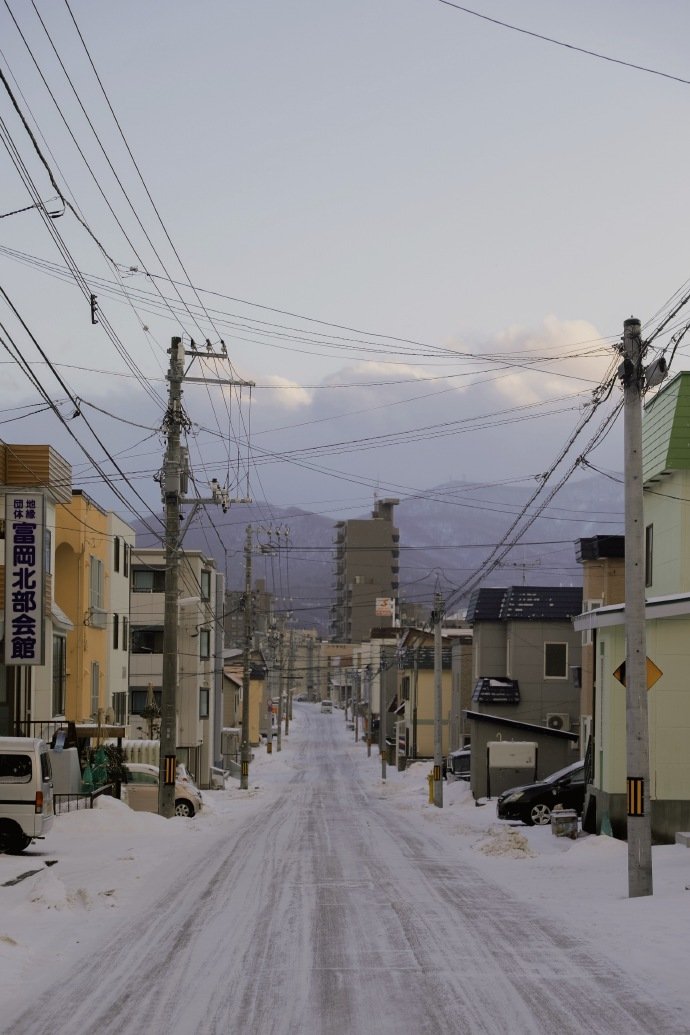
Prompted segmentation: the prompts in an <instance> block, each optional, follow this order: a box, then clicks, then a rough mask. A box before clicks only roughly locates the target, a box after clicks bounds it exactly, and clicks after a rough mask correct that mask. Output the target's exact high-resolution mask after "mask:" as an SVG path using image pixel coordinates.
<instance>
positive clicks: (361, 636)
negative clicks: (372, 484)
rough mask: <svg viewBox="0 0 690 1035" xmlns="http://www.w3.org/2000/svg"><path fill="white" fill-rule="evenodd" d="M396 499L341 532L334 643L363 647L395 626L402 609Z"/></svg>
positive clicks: (336, 555)
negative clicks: (380, 629) (378, 629)
mask: <svg viewBox="0 0 690 1035" xmlns="http://www.w3.org/2000/svg"><path fill="white" fill-rule="evenodd" d="M399 502H400V501H399V500H396V499H382V500H376V502H375V503H374V510H373V512H372V516H371V518H361V519H353V520H348V521H339V522H338V523H337V524H336V526H335V551H334V560H335V569H334V591H335V600H334V602H333V604H332V606H331V628H330V633H331V640H333V641H335V642H337V643H360V642H362V641H364V640H368V639H369V637H370V635H371V630H372V628H374V627H375V626H378V627H381V626H393V625H395V620H396V617H397V608H398V573H399V570H400V566H399V554H400V550H399V541H400V534H399V532H398V529H397V528H396V527H395V525H394V524H393V510H394V508H395V507H396V506H397V504H398V503H399Z"/></svg>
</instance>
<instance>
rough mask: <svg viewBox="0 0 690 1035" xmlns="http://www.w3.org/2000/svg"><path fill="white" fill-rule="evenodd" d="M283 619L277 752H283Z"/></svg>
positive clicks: (279, 672)
mask: <svg viewBox="0 0 690 1035" xmlns="http://www.w3.org/2000/svg"><path fill="white" fill-rule="evenodd" d="M282 621H283V618H282V616H281V618H280V623H281V625H280V632H279V633H278V727H277V734H278V736H277V738H276V751H282V750H283V626H282Z"/></svg>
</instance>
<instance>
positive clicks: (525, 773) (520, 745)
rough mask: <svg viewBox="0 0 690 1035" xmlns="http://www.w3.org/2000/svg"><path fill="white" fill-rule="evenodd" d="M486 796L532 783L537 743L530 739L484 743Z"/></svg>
mask: <svg viewBox="0 0 690 1035" xmlns="http://www.w3.org/2000/svg"><path fill="white" fill-rule="evenodd" d="M486 750H487V757H488V778H489V784H488V796H489V797H490V798H492V797H494V796H495V795H497V794H502V793H503V791H507V790H508V789H509V788H510V787H520V786H522V785H523V784H527V783H534V781H535V780H536V778H537V744H536V743H535V741H532V740H492V741H489V743H488V744H487V745H486Z"/></svg>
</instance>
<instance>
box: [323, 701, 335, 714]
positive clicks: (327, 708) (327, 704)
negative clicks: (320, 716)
mask: <svg viewBox="0 0 690 1035" xmlns="http://www.w3.org/2000/svg"><path fill="white" fill-rule="evenodd" d="M321 711H322V712H328V714H329V715H330V714H331V712H332V711H333V702H332V701H329V700H328V698H327V699H326V700H325V701H322V702H321Z"/></svg>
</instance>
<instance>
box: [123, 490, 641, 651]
mask: <svg viewBox="0 0 690 1035" xmlns="http://www.w3.org/2000/svg"><path fill="white" fill-rule="evenodd" d="M535 487H536V485H535V483H527V484H525V483H520V484H507V485H500V486H487V487H481V488H477V487H476V485H470V484H466V483H463V482H450V483H448V484H446V485H440V486H437V487H436V488H435V489H431V490H429V491H428V492H427V493H425V494H424V496H421V495H420V496H417V497H413V498H407V499H404V500H403V501H402V502H401V503H400V505H399V506H398V507H397V508H396V511H395V514H396V524H397V526H398V528H399V530H400V597H401V600H406V601H409V602H419V603H423V604H429V602H430V601H431V599H432V596H433V593H434V590H435V588H436V586H437V585H438V588H439V590H440V591H441V593H442V594H444V596H446V597H450V595H451V594H452V593H453V591H454V590H455V588H456V587H458V586H460V585H462V584H463V583H465V582H466V581H468V580H471V578H472V576H473V574H474V573H475V572H476V571H477V570H478V568H479V567H480V565H481V564H482V562H483V561H484V560H485V558H487V557H488V556H489V554H490V553H491V551H492V549H493V547H495V546H496V545H497V544H498V543H500V542H502V541H503V540H504V538H505V537H506V533H507V531H508V529H509V528H510V526H511V525H512V524H513V522H514V521H515V518H516V516H517V514H518V513H519V512H520V510H521V509H522V508H523V507H524V506H525V504H526V502H527V501H528V499H529V498H530V496H531V495H532V493H533V492H534V489H535ZM372 505H373V500H372ZM268 511H269V508H268V507H267V506H266V505H265V504H262V505H261V506H259V505H256V504H244V505H237V506H233V507H231V508H230V510H229V511H228V513H227V514H225V515H223V514H222V513H221V512H220V511H219V512H218V513H212V517H213V521H214V525H215V529H214V528H212V527H211V526H210V524H209V522H208V520H207V519H206V520H202V521H201V522H200V521H199V520H197V521H195V522H194V523H193V524H192V525H191V526H190V528H189V530H188V532H187V535H186V537H185V546H187V547H189V548H190V549H199V550H202V551H204V553H206V554H209V555H210V556H212V557H214V559H215V561H216V564H217V566H218V568H219V570H220V571H223V572H226V575H227V578H228V583H229V586H230V587H231V588H240V587H241V586H242V584H243V579H244V568H243V565H244V561H243V547H244V539H245V529H246V526H247V525H248V524H251V525H252V526H253V527H254V528H255V529H256V530H257V539H258V541H259V542H260V543H264V544H266V545H268V544H269V541H270V542H272V544H273V546H274V547H275V544H276V542H277V541H280V542H281V548H280V550H279V551H277V552H276V550H275V549H274V550H273V551H272V552H268V553H267V552H264V553H259V552H257V554H256V555H255V558H254V577H255V579H260V578H263V579H265V580H266V585H267V588H268V589H269V590H272V591H273V593H274V594H275V596H276V598H277V607H279V608H287V609H290V610H292V611H293V615H294V618H295V621H296V624H297V625H298V626H301V627H310V626H316V628H317V629H318V630H319V631H320V633H321V634H322V635H327V632H328V614H329V607H330V604H331V586H332V581H333V579H332V570H333V568H332V545H333V530H334V524H335V520H336V519H332V518H328V517H324V516H322V515H319V514H313V513H311V512H309V511H306V510H300V509H299V508H296V507H280V506H274V505H271V506H270V516H269V514H268ZM347 516H348V518H349V517H351V516H352V515H350V514H348V515H347ZM357 516H358V517H369V516H370V513H364V514H360V515H357ZM269 523H270V524H271V525H272V527H273V528H274V529H275V528H276V527H280V528H281V529H282V530H285V529H286V528H289V537H288V538H287V542H288V543H289V548H287V549H286V547H285V542H286V537H285V536H284V535H281V537H280V538H279V539H277V538H276V536H275V535H274V536H273V537H272V539H270V538H269V534H268V532H267V531H262V530H264V529H267V528H268V527H269ZM521 526H522V523H521V524H520V527H521ZM622 530H623V485H622V481H621V482H618V481H617V480H612V479H610V478H604V477H602V476H599V475H588V476H585V477H583V478H580V479H578V480H577V481H575V480H573V481H571V482H568V483H567V484H566V485H565V486H564V487H563V489H562V490H561V491H560V492H559V493H558V495H557V496H556V497H555V499H554V500H553V502H552V503H551V504H550V506H549V507H548V508H547V509H546V510H545V511H544V513H543V514H542V515H541V516H539V517H537V518H536V519H535V520H534V523H533V524H532V525H531V527H530V528H529V530H528V531H527V532H526V534H525V535H524V537H522V539H521V540H520V543H519V544H518V545H517V546H516V547H514V548H513V549H512V550H511V552H510V554H509V555H508V556H507V557H506V558H505V560H504V561H503V563H502V565H501V566H500V567H498V568H496V570H495V571H493V572H492V573H491V574H490V575H489V576H488V577H487V578H486V579H485V580H483V584H485V585H492V586H509V585H519V584H523V583H526V584H527V585H542V586H553V585H564V586H568V585H577V584H579V583H580V581H581V573H580V565H579V564H578V563H577V562H576V559H575V544H576V541H577V540H578V539H580V538H584V537H587V536H593V535H605V534H620V533H621V532H622ZM513 535H514V533H513ZM513 535H511V536H510V538H512V537H513ZM137 543H138V544H139V545H140V546H148V545H151V537H150V535H148V534H147V533H145V532H144V533H141V534H138V536H137ZM457 606H458V609H461V607H462V602H460V603H459V604H458V605H457Z"/></svg>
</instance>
